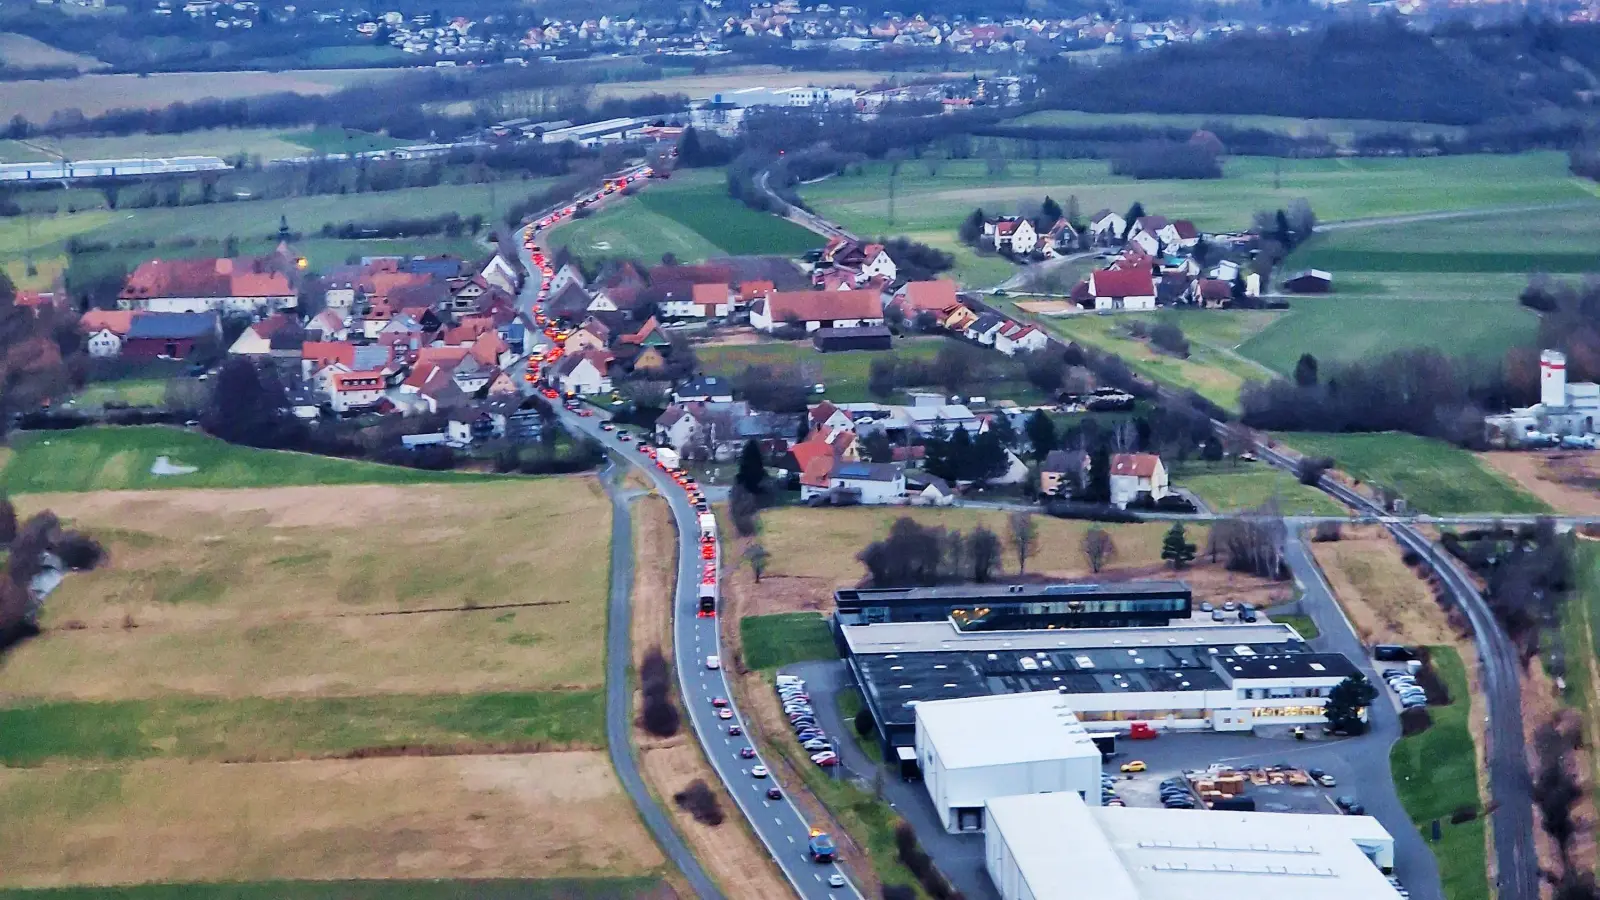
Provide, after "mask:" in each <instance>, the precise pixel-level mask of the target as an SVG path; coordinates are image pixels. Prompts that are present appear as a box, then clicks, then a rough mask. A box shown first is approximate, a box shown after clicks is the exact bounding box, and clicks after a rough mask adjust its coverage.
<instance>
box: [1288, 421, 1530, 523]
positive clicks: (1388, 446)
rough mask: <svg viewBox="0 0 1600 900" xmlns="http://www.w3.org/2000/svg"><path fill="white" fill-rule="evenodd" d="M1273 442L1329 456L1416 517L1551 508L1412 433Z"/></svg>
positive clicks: (1467, 457) (1299, 436)
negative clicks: (1394, 495) (1390, 493)
mask: <svg viewBox="0 0 1600 900" xmlns="http://www.w3.org/2000/svg"><path fill="white" fill-rule="evenodd" d="M1274 437H1275V438H1276V439H1277V440H1278V441H1280V442H1282V443H1283V444H1286V445H1288V446H1289V447H1292V448H1294V449H1295V450H1298V451H1300V452H1301V453H1305V454H1307V455H1311V456H1331V457H1333V460H1334V463H1335V465H1336V467H1337V468H1338V469H1339V470H1341V471H1343V472H1346V473H1348V474H1349V475H1351V476H1352V477H1354V478H1358V479H1360V480H1361V481H1362V482H1373V483H1376V484H1379V485H1382V486H1384V487H1385V488H1388V489H1391V490H1396V491H1399V493H1400V495H1401V496H1402V497H1404V498H1405V500H1406V502H1407V503H1409V504H1410V505H1411V507H1412V508H1413V509H1415V510H1417V511H1419V512H1424V513H1432V514H1435V515H1444V514H1449V513H1543V512H1549V511H1550V508H1549V507H1548V506H1546V505H1545V504H1544V503H1543V502H1542V501H1540V500H1539V499H1538V498H1536V497H1533V496H1532V495H1530V494H1527V493H1525V492H1523V491H1522V490H1521V489H1519V488H1518V487H1516V486H1515V485H1513V484H1512V483H1511V482H1510V481H1508V480H1506V479H1505V478H1503V477H1501V476H1500V475H1499V474H1498V473H1496V472H1495V471H1493V470H1492V469H1490V468H1489V467H1488V466H1486V465H1484V464H1483V463H1481V462H1479V461H1478V459H1477V457H1475V456H1473V455H1472V454H1471V453H1468V452H1467V451H1465V450H1462V449H1461V448H1460V447H1457V446H1454V445H1453V444H1446V443H1444V442H1443V441H1434V440H1429V439H1428V438H1422V437H1417V436H1415V435H1410V434H1397V433H1393V432H1385V433H1382V434H1312V433H1308V432H1295V433H1293V434H1276V435H1274Z"/></svg>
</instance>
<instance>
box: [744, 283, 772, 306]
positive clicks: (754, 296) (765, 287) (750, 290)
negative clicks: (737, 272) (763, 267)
mask: <svg viewBox="0 0 1600 900" xmlns="http://www.w3.org/2000/svg"><path fill="white" fill-rule="evenodd" d="M777 289H778V288H777V285H775V284H773V283H772V282H770V281H741V282H739V306H740V307H747V306H749V305H750V304H752V303H754V302H756V301H757V300H760V299H761V298H762V297H765V296H767V295H768V294H770V293H772V292H773V291H775V290H777Z"/></svg>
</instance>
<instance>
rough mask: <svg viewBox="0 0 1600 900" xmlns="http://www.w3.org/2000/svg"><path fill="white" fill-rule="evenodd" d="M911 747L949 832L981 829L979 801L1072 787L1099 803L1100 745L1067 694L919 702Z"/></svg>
mask: <svg viewBox="0 0 1600 900" xmlns="http://www.w3.org/2000/svg"><path fill="white" fill-rule="evenodd" d="M915 711H916V730H917V734H916V747H915V748H914V750H913V748H911V747H900V748H898V749H899V751H900V755H901V757H902V758H904V757H905V756H906V755H907V754H908V753H912V752H914V754H915V759H916V762H917V764H918V765H919V766H920V767H921V770H922V781H923V785H924V786H925V787H926V788H927V790H928V797H929V798H930V799H931V800H932V801H933V808H934V810H935V811H937V812H938V814H939V818H940V820H941V821H942V822H943V823H944V827H945V830H946V831H949V832H951V833H955V832H960V831H982V830H983V811H984V804H986V803H987V802H988V801H989V800H990V799H992V798H995V797H1006V796H1011V795H1014V794H1040V793H1053V792H1061V791H1065V792H1071V793H1076V794H1077V795H1078V796H1079V797H1082V798H1083V799H1084V801H1085V802H1087V803H1092V804H1096V805H1098V804H1099V803H1100V797H1101V792H1100V761H1101V757H1100V748H1099V747H1097V746H1095V743H1094V741H1092V740H1090V738H1089V732H1088V731H1087V730H1086V729H1085V728H1084V727H1083V724H1082V723H1080V722H1079V721H1078V717H1077V716H1076V715H1074V714H1073V712H1072V708H1071V706H1070V704H1069V702H1068V698H1067V697H1066V696H1064V695H1062V694H1058V693H1054V692H1050V691H1043V692H1037V693H1030V694H1008V695H1003V696H998V697H968V698H965V699H960V700H935V701H931V702H928V703H919V704H917V705H916V708H915Z"/></svg>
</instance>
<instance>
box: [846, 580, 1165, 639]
mask: <svg viewBox="0 0 1600 900" xmlns="http://www.w3.org/2000/svg"><path fill="white" fill-rule="evenodd" d="M833 599H834V605H835V610H836V611H835V613H834V618H835V620H836V621H837V622H838V623H839V624H841V625H866V624H876V623H880V622H932V621H944V620H947V619H948V620H952V621H954V622H955V623H956V625H957V626H958V627H959V628H961V629H962V630H963V631H1013V630H1017V629H1030V628H1100V627H1129V626H1135V625H1165V624H1167V623H1168V622H1171V621H1173V620H1175V619H1186V618H1188V617H1189V614H1190V604H1191V603H1192V602H1193V594H1192V593H1191V592H1190V590H1189V586H1188V585H1186V584H1184V583H1183V582H1181V581H1125V582H1113V583H1107V584H1094V583H1076V584H959V585H949V586H944V587H925V588H848V589H845V590H840V591H835V592H834V594H833Z"/></svg>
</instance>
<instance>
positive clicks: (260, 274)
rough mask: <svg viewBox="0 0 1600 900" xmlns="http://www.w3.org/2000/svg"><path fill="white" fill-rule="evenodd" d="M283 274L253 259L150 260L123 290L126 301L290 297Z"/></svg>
mask: <svg viewBox="0 0 1600 900" xmlns="http://www.w3.org/2000/svg"><path fill="white" fill-rule="evenodd" d="M293 296H294V288H292V287H290V286H289V279H288V278H286V277H284V275H283V273H281V272H275V271H271V270H269V269H267V268H266V267H265V266H263V264H262V263H261V262H260V261H259V260H252V259H227V258H220V259H218V258H212V259H152V260H148V261H146V262H142V263H140V264H139V267H138V268H136V269H134V270H133V274H132V275H129V276H128V281H127V283H126V284H125V285H124V287H123V288H122V294H121V297H122V298H123V299H125V300H144V299H148V298H151V297H256V298H262V299H265V298H269V297H293Z"/></svg>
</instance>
